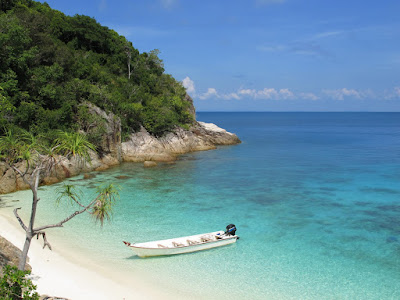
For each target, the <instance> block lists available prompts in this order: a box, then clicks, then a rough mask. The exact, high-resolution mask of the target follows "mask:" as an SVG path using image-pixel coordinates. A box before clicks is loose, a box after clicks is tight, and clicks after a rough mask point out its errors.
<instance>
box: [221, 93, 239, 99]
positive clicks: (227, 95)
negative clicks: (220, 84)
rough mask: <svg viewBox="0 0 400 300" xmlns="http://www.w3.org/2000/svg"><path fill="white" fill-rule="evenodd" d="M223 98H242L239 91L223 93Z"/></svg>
mask: <svg viewBox="0 0 400 300" xmlns="http://www.w3.org/2000/svg"><path fill="white" fill-rule="evenodd" d="M221 98H222V99H226V100H231V99H236V100H240V96H239V95H238V94H237V93H230V94H226V95H222V96H221Z"/></svg>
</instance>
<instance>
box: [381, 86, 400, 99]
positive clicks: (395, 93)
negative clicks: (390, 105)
mask: <svg viewBox="0 0 400 300" xmlns="http://www.w3.org/2000/svg"><path fill="white" fill-rule="evenodd" d="M383 98H384V99H386V100H391V99H399V98H400V87H398V86H396V87H394V88H393V89H392V90H390V91H387V90H386V91H385V93H384V97H383Z"/></svg>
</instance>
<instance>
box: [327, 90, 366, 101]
mask: <svg viewBox="0 0 400 300" xmlns="http://www.w3.org/2000/svg"><path fill="white" fill-rule="evenodd" d="M322 92H323V93H324V94H325V95H327V96H329V97H331V98H332V99H335V100H344V98H345V97H346V98H357V99H361V98H364V97H363V94H362V93H361V92H359V91H357V90H354V89H347V88H342V89H337V90H323V91H322Z"/></svg>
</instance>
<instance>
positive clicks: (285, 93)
mask: <svg viewBox="0 0 400 300" xmlns="http://www.w3.org/2000/svg"><path fill="white" fill-rule="evenodd" d="M279 96H280V97H282V98H283V99H293V98H294V94H293V93H292V92H291V91H289V89H280V90H279Z"/></svg>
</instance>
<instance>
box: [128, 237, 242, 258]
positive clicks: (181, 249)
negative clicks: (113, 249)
mask: <svg viewBox="0 0 400 300" xmlns="http://www.w3.org/2000/svg"><path fill="white" fill-rule="evenodd" d="M217 233H218V232H217ZM213 234H216V233H211V235H213ZM209 235H210V234H209ZM202 236H204V235H197V236H189V237H183V238H177V239H170V240H162V241H155V242H149V243H141V244H130V245H129V248H131V249H132V250H133V252H135V253H136V254H137V255H138V256H139V257H151V256H162V255H175V254H183V253H191V252H196V251H201V250H207V249H211V248H216V247H221V246H226V245H229V244H233V243H235V242H236V240H237V239H238V237H237V236H236V235H235V236H227V237H223V238H220V239H214V240H210V241H204V242H197V243H196V244H191V245H187V242H188V241H192V240H197V239H199V238H201V237H202ZM173 242H174V243H178V244H180V243H182V244H181V246H175V247H159V245H160V244H172V243H173ZM184 242H186V244H183V243H184ZM157 245H158V246H157Z"/></svg>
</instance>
